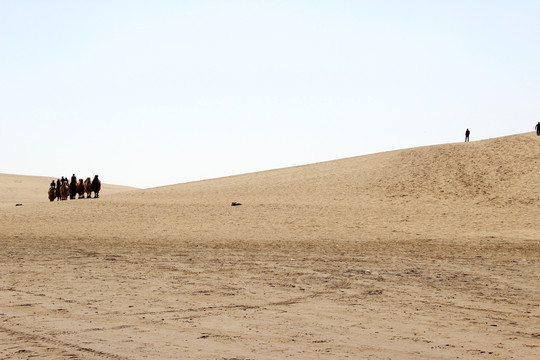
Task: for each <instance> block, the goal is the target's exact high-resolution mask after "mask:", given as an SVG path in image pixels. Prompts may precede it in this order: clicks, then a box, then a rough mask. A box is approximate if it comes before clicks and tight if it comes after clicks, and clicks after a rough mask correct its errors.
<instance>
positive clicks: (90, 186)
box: [49, 174, 101, 201]
mask: <svg viewBox="0 0 540 360" xmlns="http://www.w3.org/2000/svg"><path fill="white" fill-rule="evenodd" d="M99 190H101V181H100V180H99V178H98V175H96V176H94V180H90V178H89V177H87V178H86V180H84V181H83V179H79V181H77V177H76V176H75V174H73V176H72V177H71V182H69V181H68V179H67V178H64V177H63V176H62V180H60V179H58V180H57V181H56V182H55V181H54V180H53V181H52V182H51V186H50V187H49V200H50V201H54V200H55V199H57V200H67V198H68V196H69V198H70V199H75V197H76V196H77V195H79V197H78V198H79V199H84V198H85V194H86V198H87V199H90V198H92V192H93V193H94V198H98V197H99Z"/></svg>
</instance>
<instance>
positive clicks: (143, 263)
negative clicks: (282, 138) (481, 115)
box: [0, 133, 540, 359]
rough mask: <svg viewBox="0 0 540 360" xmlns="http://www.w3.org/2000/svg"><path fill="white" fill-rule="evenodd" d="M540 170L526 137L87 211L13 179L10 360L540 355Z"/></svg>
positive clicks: (279, 173) (145, 193)
mask: <svg viewBox="0 0 540 360" xmlns="http://www.w3.org/2000/svg"><path fill="white" fill-rule="evenodd" d="M539 164H540V138H539V137H537V136H536V135H535V134H532V133H527V134H520V135H515V136H509V137H504V138H498V139H490V140H485V141H478V142H471V143H467V144H464V143H460V144H447V145H439V146H430V147H422V148H414V149H407V150H400V151H393V152H386V153H380V154H373V155H368V156H361V157H355V158H349V159H342V160H336V161H330V162H324V163H319V164H312V165H306V166H298V167H293V168H286V169H279V170H271V171H265V172H259V173H252V174H245V175H239V176H232V177H226V178H220V179H212V180H207V181H198V182H193V183H186V184H178V185H171V186H165V187H160V188H153V189H145V190H135V189H127V188H122V187H118V188H113V187H112V186H111V187H110V188H106V187H104V191H103V195H102V196H101V198H100V199H93V200H88V201H86V200H84V201H83V200H81V201H79V200H77V201H64V202H53V203H49V202H48V200H47V198H46V189H47V186H48V183H49V182H50V179H49V178H43V179H41V178H33V177H32V178H29V177H21V176H10V175H0V190H2V194H5V195H2V197H0V203H1V204H2V207H1V208H0V214H1V217H0V242H1V244H2V250H1V252H0V260H1V262H0V270H1V274H2V277H1V280H0V357H1V358H8V359H27V358H30V357H38V358H51V359H68V358H69V359H74V358H75V359H103V358H115V359H143V358H152V359H178V358H186V359H280V358H296V359H319V358H329V359H343V358H352V359H427V358H429V359H455V358H458V357H459V358H462V359H468V358H475V359H476V358H478V359H484V358H490V359H536V358H537V356H538V352H539V351H540V306H539V304H540V247H539V245H540V224H539V221H538V220H539V219H540V204H539V199H540V177H539V176H538V168H539ZM7 179H10V180H9V181H7ZM42 180H43V181H42ZM38 183H39V186H38ZM38 188H39V190H38ZM106 189H108V190H110V191H106ZM124 190H130V191H124ZM38 195H39V196H38ZM15 202H17V203H24V206H19V207H16V206H14V203H15ZM232 202H239V203H242V205H241V206H235V207H233V206H231V203H232ZM8 204H9V205H8Z"/></svg>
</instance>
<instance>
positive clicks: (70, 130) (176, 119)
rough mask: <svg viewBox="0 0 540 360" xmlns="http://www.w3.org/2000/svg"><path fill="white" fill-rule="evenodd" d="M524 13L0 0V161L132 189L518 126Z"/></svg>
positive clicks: (425, 6)
mask: <svg viewBox="0 0 540 360" xmlns="http://www.w3.org/2000/svg"><path fill="white" fill-rule="evenodd" d="M539 17H540V1H538V0H537V1H520V0H517V1H510V0H508V1H487V0H486V1H473V0H468V1H459V0H453V1H436V0H429V1H428V0H426V1H385V0H380V1H339V0H338V1H294V0H289V1H204V0H203V1H165V0H153V1H133V0H131V1H115V0H107V1H82V0H81V1H77V0H64V1H60V0H57V1H54V0H50V1H40V0H34V1H30V0H12V1H9V0H0V172H2V173H11V174H23V175H43V176H55V177H59V176H62V175H64V176H71V174H72V173H75V174H76V175H77V176H80V177H87V176H92V175H94V174H99V175H100V178H101V179H102V181H104V182H106V183H113V184H120V185H132V186H137V187H145V188H146V187H153V186H160V185H170V184H176V183H181V182H187V181H192V180H201V179H208V178H215V177H220V176H226V175H234V174H241V173H247V172H253V171H259V170H268V169H274V168H281V167H287V166H294V165H303V164H310V163H314V162H320V161H326V160H334V159H339V158H344V157H351V156H357V155H363V154H370V153H375V152H380V151H387V150H395V149H401V148H408V147H416V146H423V145H431V144H440V143H449V142H461V141H463V139H464V132H465V129H466V128H467V127H469V128H470V129H471V140H473V141H474V140H478V139H486V138H491V137H497V136H504V135H510V134H516V133H522V132H528V131H533V130H534V125H535V124H536V123H537V122H538V121H539V120H540V101H539V99H540V70H539V67H540V46H539V44H540V22H539V21H538V18H539ZM46 185H47V184H45V186H46Z"/></svg>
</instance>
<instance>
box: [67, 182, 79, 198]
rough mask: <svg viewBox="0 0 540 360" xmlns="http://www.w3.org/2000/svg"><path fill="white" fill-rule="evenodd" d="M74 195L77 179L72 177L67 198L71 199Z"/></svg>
mask: <svg viewBox="0 0 540 360" xmlns="http://www.w3.org/2000/svg"><path fill="white" fill-rule="evenodd" d="M75 195H77V180H76V179H73V178H72V179H71V183H70V184H69V198H70V199H71V200H73V199H75Z"/></svg>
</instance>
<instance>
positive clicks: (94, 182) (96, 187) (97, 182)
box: [92, 175, 101, 199]
mask: <svg viewBox="0 0 540 360" xmlns="http://www.w3.org/2000/svg"><path fill="white" fill-rule="evenodd" d="M99 190H101V181H100V180H99V179H98V176H97V175H96V176H94V180H92V191H93V192H94V198H96V199H97V198H98V197H99Z"/></svg>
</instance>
